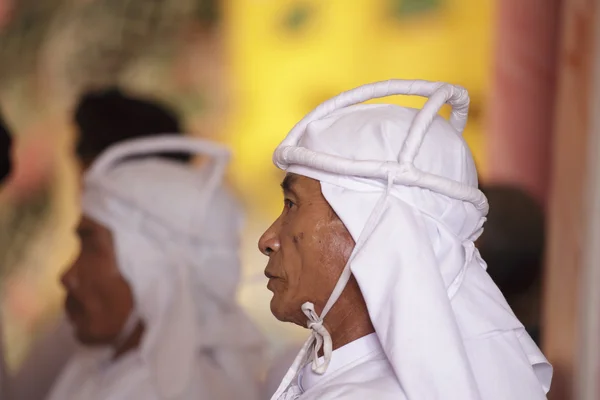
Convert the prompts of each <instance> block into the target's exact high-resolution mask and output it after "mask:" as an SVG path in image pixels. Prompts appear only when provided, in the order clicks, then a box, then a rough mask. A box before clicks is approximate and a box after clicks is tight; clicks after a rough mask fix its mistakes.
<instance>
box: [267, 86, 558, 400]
mask: <svg viewBox="0 0 600 400" xmlns="http://www.w3.org/2000/svg"><path fill="white" fill-rule="evenodd" d="M396 94H408V95H420V96H426V97H429V100H428V101H427V103H426V104H425V106H424V107H423V108H422V109H421V110H415V109H411V108H404V107H399V106H395V105H387V104H378V105H355V104H358V103H361V102H363V101H366V100H369V99H373V98H379V97H385V96H389V95H396ZM445 103H449V104H450V105H451V106H452V107H453V110H452V114H451V117H450V120H449V121H446V120H445V119H443V118H442V117H440V116H438V115H437V112H438V111H439V109H440V108H441V107H442V105H444V104H445ZM468 104H469V98H468V94H467V92H466V90H465V89H463V88H461V87H458V86H453V85H449V84H444V83H433V82H426V81H403V80H390V81H386V82H379V83H374V84H370V85H365V86H362V87H359V88H357V89H353V90H350V91H348V92H345V93H342V94H340V95H339V96H337V97H335V98H333V99H331V100H328V101H326V102H325V103H323V104H321V105H320V106H319V107H317V109H315V110H314V111H313V112H311V113H310V114H308V115H307V116H306V117H305V118H304V119H303V120H302V121H300V122H299V123H298V124H297V125H296V126H295V127H294V128H293V129H292V131H291V132H290V133H289V134H288V136H287V137H286V139H285V140H284V141H283V142H282V143H281V144H280V146H279V147H278V148H277V149H276V150H275V153H274V156H273V158H274V162H275V164H276V165H277V166H278V167H279V168H281V169H283V170H285V171H287V172H288V173H296V174H300V175H304V176H307V177H310V178H313V179H316V180H319V181H320V182H321V190H322V192H323V195H324V196H325V198H326V199H327V201H328V202H329V204H330V205H331V206H332V207H333V209H334V210H335V212H336V213H337V215H338V216H339V217H340V218H341V220H342V221H343V222H344V224H345V226H346V227H347V229H348V230H349V232H350V234H351V235H352V237H353V238H354V240H355V242H356V246H355V248H354V251H353V253H352V255H351V256H350V259H349V261H348V263H347V265H346V268H345V270H344V272H343V273H342V275H341V277H340V279H339V281H338V284H337V286H336V287H335V289H334V291H333V293H332V294H331V297H330V298H329V301H328V302H327V304H326V305H325V308H324V310H323V312H322V313H321V315H320V316H319V315H317V314H316V313H315V311H314V307H313V304H311V303H306V304H304V305H303V307H302V309H303V311H304V313H305V314H306V315H307V317H308V319H309V321H308V327H309V328H311V329H312V334H311V337H310V338H309V340H308V341H307V342H306V344H305V346H304V347H303V349H302V350H301V352H300V354H299V355H298V357H297V358H296V360H295V361H294V363H293V365H292V367H291V368H290V370H289V371H288V373H287V374H286V376H285V378H284V379H283V382H282V383H281V385H280V387H279V389H278V391H277V392H276V393H275V394H274V396H273V399H278V398H279V397H280V396H281V395H282V394H283V393H284V392H285V390H286V388H287V387H288V386H289V384H290V383H291V382H292V380H293V379H294V377H295V376H296V374H297V372H298V370H299V368H301V367H302V365H303V364H304V363H305V362H306V361H312V362H313V370H314V371H315V372H317V373H323V372H325V370H326V369H327V366H328V363H329V361H330V359H331V355H332V343H331V336H330V334H329V332H327V330H326V329H325V327H324V326H323V324H322V323H323V318H325V315H326V314H327V313H328V311H329V310H330V309H331V307H332V306H333V304H334V303H335V302H336V300H337V299H338V298H339V296H340V294H341V292H342V290H343V289H344V287H345V285H346V284H347V282H348V280H349V278H350V276H351V275H354V277H355V278H356V280H357V282H358V284H359V286H360V289H361V292H362V294H363V296H364V299H365V301H366V304H367V308H368V311H369V315H370V317H371V321H372V323H373V326H374V327H375V331H376V333H377V336H378V338H379V340H380V342H381V344H382V347H383V349H384V352H385V354H386V356H387V358H388V360H389V362H390V364H391V366H392V368H393V370H394V373H395V375H396V376H397V378H398V381H399V383H400V385H401V387H402V390H403V391H404V392H405V393H406V395H407V398H409V399H411V400H412V399H415V400H417V399H441V398H452V399H464V400H470V399H480V398H485V399H498V400H500V397H499V395H498V394H494V387H495V386H496V384H495V381H496V378H499V377H506V376H507V375H508V376H510V375H512V378H514V382H515V384H521V385H523V386H527V387H523V388H522V391H523V393H538V394H539V393H542V391H541V389H540V388H543V391H545V392H547V391H548V390H549V386H550V380H551V376H552V369H551V367H550V365H549V364H548V362H547V361H546V359H545V358H544V356H543V355H542V353H541V352H540V350H539V349H538V348H537V347H536V345H535V344H534V342H533V341H532V340H531V338H530V337H529V336H528V334H527V333H526V332H525V330H524V328H523V326H522V325H521V323H520V322H519V321H518V320H517V319H516V317H515V316H514V315H513V313H512V311H511V310H510V307H509V306H508V305H507V304H506V301H505V300H504V298H503V296H502V294H501V293H500V291H499V290H498V288H497V287H496V286H495V285H494V283H493V282H492V280H491V279H490V278H489V276H488V275H487V273H486V272H485V268H486V265H485V263H484V261H483V260H482V259H481V257H480V256H479V252H478V251H477V249H476V248H475V246H474V243H473V242H474V241H475V240H476V239H477V237H478V236H479V235H480V234H481V232H482V226H483V224H484V222H485V216H486V214H487V211H488V205H487V200H486V198H485V196H484V195H483V194H482V193H481V192H480V191H479V190H478V188H477V172H476V169H475V165H474V162H473V159H472V156H471V154H470V152H469V149H468V146H467V145H466V143H465V142H464V140H463V138H462V136H461V133H462V131H463V129H464V126H465V124H466V120H467V111H468ZM321 346H323V351H324V357H323V362H322V363H319V362H318V359H317V357H316V354H317V351H318V350H319V348H320V347H321ZM532 367H533V369H532ZM523 368H525V371H526V373H525V374H523V373H522V371H524V370H523ZM534 372H535V374H534ZM519 374H520V375H522V376H519ZM527 374H529V375H527ZM525 375H527V376H526V377H523V376H525ZM536 377H537V379H536ZM509 379H510V377H509ZM524 398H528V399H529V398H533V397H524Z"/></svg>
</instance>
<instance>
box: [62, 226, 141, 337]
mask: <svg viewBox="0 0 600 400" xmlns="http://www.w3.org/2000/svg"><path fill="white" fill-rule="evenodd" d="M77 234H78V236H79V239H80V241H81V250H80V253H79V257H78V258H77V260H75V263H74V264H73V265H72V266H71V267H70V268H69V269H68V270H67V271H66V272H65V273H64V274H63V275H62V277H61V282H62V284H63V286H64V287H65V289H66V291H67V298H66V301H65V309H66V312H67V314H68V316H69V319H70V320H71V323H72V324H73V326H74V329H75V334H76V336H77V339H78V340H79V341H80V342H81V343H83V344H86V345H104V344H112V343H114V342H115V340H116V339H117V338H118V336H119V333H120V332H121V330H122V329H123V326H124V325H125V322H126V320H127V317H128V316H129V313H130V312H131V310H132V309H133V294H132V292H131V288H130V287H129V285H128V283H127V282H126V281H125V279H124V278H123V276H122V275H121V273H120V271H119V268H118V265H117V260H116V256H115V249H114V245H113V238H112V234H111V232H110V231H109V230H108V229H107V228H106V227H104V226H102V225H100V224H98V223H97V222H95V221H94V220H92V219H90V218H87V217H85V216H84V217H83V218H82V220H81V222H80V224H79V227H78V228H77Z"/></svg>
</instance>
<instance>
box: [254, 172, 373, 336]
mask: <svg viewBox="0 0 600 400" xmlns="http://www.w3.org/2000/svg"><path fill="white" fill-rule="evenodd" d="M282 188H283V191H284V208H283V211H282V213H281V215H280V216H279V218H277V220H276V221H275V222H274V223H273V224H272V225H271V227H270V228H269V229H267V231H266V232H265V233H264V234H263V235H262V237H261V238H260V240H259V249H260V251H261V252H262V253H263V254H265V255H267V256H268V257H269V262H268V264H267V267H266V269H265V275H266V276H267V277H268V278H269V283H268V286H267V288H268V289H269V290H271V291H272V292H273V298H272V300H271V312H272V313H273V315H274V316H275V317H276V318H277V319H279V320H281V321H286V322H293V323H295V324H298V325H301V326H306V320H307V318H306V316H305V315H304V314H303V313H302V310H301V306H302V304H303V303H305V302H307V301H310V302H312V303H314V304H315V309H316V310H317V313H319V314H320V313H321V310H322V309H323V307H324V306H325V303H326V302H327V299H328V298H329V296H330V294H331V292H332V290H333V288H334V286H335V284H336V283H337V280H338V278H339V276H340V274H341V272H342V270H343V269H344V266H345V265H346V262H347V261H348V258H349V257H350V254H351V253H352V250H353V248H354V240H353V239H352V236H351V235H350V233H349V232H348V230H347V229H346V227H345V226H344V224H343V222H342V221H341V220H340V218H339V217H338V216H337V215H336V214H335V212H334V211H333V209H332V208H331V206H330V205H329V203H327V200H326V199H325V198H324V197H323V194H322V193H321V185H320V183H319V182H318V181H316V180H314V179H311V178H307V177H304V176H300V175H295V174H288V175H287V176H286V178H285V180H284V181H283V183H282ZM348 286H349V287H347V290H345V291H344V292H347V291H349V290H354V291H355V292H356V293H360V292H359V290H358V287H357V285H356V281H354V280H353V279H352V280H351V282H350V283H349V284H348ZM344 294H346V293H344ZM358 296H359V297H360V301H362V297H361V296H360V294H358ZM338 303H343V301H342V299H340V302H338Z"/></svg>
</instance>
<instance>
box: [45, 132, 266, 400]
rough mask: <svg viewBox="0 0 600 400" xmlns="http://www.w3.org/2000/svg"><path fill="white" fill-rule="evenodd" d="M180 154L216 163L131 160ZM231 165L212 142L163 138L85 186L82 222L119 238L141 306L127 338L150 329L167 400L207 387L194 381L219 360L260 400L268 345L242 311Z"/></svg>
mask: <svg viewBox="0 0 600 400" xmlns="http://www.w3.org/2000/svg"><path fill="white" fill-rule="evenodd" d="M175 151H177V152H188V153H190V154H200V155H204V156H208V157H209V160H208V162H207V163H204V164H203V167H201V168H194V167H191V166H188V165H184V164H182V163H179V162H175V161H169V160H166V159H161V158H143V159H138V160H136V159H130V160H127V159H128V158H131V157H133V156H142V155H151V154H156V153H159V152H160V153H164V152H175ZM228 160H229V154H228V152H227V150H226V149H224V148H221V147H220V146H217V145H215V144H212V143H209V142H206V141H202V140H199V139H191V138H184V137H172V136H169V137H166V136H165V137H154V138H148V139H137V140H132V141H127V142H123V143H121V144H118V145H116V146H113V147H111V148H110V149H109V150H107V151H106V152H105V153H104V154H103V155H102V156H100V157H99V159H98V160H97V161H96V162H95V163H94V165H93V166H92V167H91V168H90V170H89V171H88V172H87V174H86V176H85V184H84V185H85V187H84V193H83V213H84V215H86V216H88V217H90V218H92V219H94V220H95V221H97V222H99V223H100V224H102V225H104V226H106V227H107V228H108V229H109V230H110V231H111V233H112V235H113V241H114V245H115V252H116V257H117V263H118V266H119V269H120V271H121V273H122V274H123V277H124V278H125V279H126V281H127V282H128V283H129V285H130V286H131V288H132V292H133V297H134V303H135V306H134V307H135V310H134V311H133V313H132V317H131V318H130V321H129V323H128V324H126V325H127V326H126V328H125V332H124V334H125V335H127V334H129V333H131V332H130V331H131V327H132V326H133V327H134V326H135V323H136V322H137V321H138V320H139V319H141V320H143V321H144V323H145V332H144V336H143V339H142V342H141V344H140V347H139V349H138V350H139V353H140V356H141V360H142V364H143V366H144V367H145V368H147V369H148V370H149V371H150V372H149V373H150V380H151V381H152V383H153V385H155V386H156V388H157V389H158V392H159V398H165V399H166V398H168V399H171V398H173V399H180V398H184V399H186V398H189V397H186V394H185V393H187V392H186V390H188V389H189V387H190V384H193V383H194V382H197V381H199V380H202V379H207V377H201V376H193V373H194V371H195V370H196V369H195V368H194V367H195V363H196V362H197V360H198V358H199V357H200V355H201V354H203V353H210V354H211V356H212V357H213V358H214V360H215V364H216V365H218V366H219V368H220V369H221V370H222V371H223V374H224V375H226V378H227V381H228V382H229V385H230V389H231V388H237V396H243V397H244V398H251V399H254V398H256V395H257V392H256V390H258V383H257V380H256V378H257V376H256V374H257V373H256V368H251V366H253V365H256V363H257V362H259V361H260V355H261V353H262V348H263V344H264V342H263V338H262V336H261V335H260V334H259V332H258V331H257V329H256V328H255V327H254V325H253V324H252V323H251V322H250V320H249V319H248V318H247V317H246V315H245V314H244V312H243V311H242V310H241V309H240V308H239V306H238V305H237V303H236V290H237V285H238V281H239V279H240V260H239V244H240V237H239V234H240V228H241V223H242V214H241V211H240V206H239V205H238V203H237V202H236V201H235V200H234V198H233V197H232V196H231V195H230V194H229V193H228V192H227V191H226V189H225V187H224V186H223V183H222V179H223V174H224V171H225V168H226V166H227V163H228ZM132 322H133V323H132ZM88 358H89V357H88V356H82V357H80V358H78V357H77V356H76V357H75V358H74V360H73V361H72V362H71V365H69V366H68V367H67V370H69V369H70V370H71V371H77V370H79V369H82V368H83V367H82V366H83V365H88V364H89V359H88ZM78 363H81V365H78ZM67 375H68V374H67ZM124 379H125V380H127V379H128V378H127V376H125V377H124ZM208 383H210V382H208ZM70 384H71V385H76V384H77V382H74V381H72V382H70ZM68 385H69V383H68V382H66V383H64V384H63V385H62V386H63V387H65V389H68ZM207 393H208V392H207ZM195 396H200V397H202V393H195ZM56 398H59V397H56ZM111 398H113V397H111ZM206 398H211V397H210V396H206ZM63 399H68V397H67V396H65V397H63V398H61V400H63Z"/></svg>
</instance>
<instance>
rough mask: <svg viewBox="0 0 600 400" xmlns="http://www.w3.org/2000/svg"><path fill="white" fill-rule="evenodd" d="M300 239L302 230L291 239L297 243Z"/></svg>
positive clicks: (302, 234) (302, 235) (302, 237)
mask: <svg viewBox="0 0 600 400" xmlns="http://www.w3.org/2000/svg"><path fill="white" fill-rule="evenodd" d="M302 239H304V232H300V233H299V234H297V235H294V236H293V237H292V240H293V241H294V243H298V242H299V241H300V240H302Z"/></svg>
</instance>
